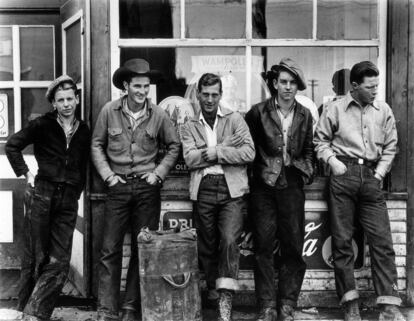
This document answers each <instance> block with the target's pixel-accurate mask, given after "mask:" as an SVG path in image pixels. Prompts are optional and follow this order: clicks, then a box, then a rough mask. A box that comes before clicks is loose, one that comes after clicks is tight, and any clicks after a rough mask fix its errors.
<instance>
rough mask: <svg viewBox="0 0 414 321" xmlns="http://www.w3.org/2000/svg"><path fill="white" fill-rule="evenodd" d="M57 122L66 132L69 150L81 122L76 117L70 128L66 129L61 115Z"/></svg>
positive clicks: (58, 116)
mask: <svg viewBox="0 0 414 321" xmlns="http://www.w3.org/2000/svg"><path fill="white" fill-rule="evenodd" d="M56 120H57V122H58V124H59V125H60V127H62V129H63V131H64V132H65V136H66V148H68V147H69V144H70V141H71V140H72V137H73V135H74V134H75V132H76V130H77V129H78V127H79V121H78V120H77V119H76V117H74V118H73V121H72V123H71V124H70V126H69V127H65V125H64V123H63V119H62V117H61V116H60V115H59V113H58V114H57V117H56Z"/></svg>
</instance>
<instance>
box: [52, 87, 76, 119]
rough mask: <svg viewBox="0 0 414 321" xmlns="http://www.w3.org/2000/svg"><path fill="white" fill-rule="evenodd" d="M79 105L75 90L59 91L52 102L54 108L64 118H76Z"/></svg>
mask: <svg viewBox="0 0 414 321" xmlns="http://www.w3.org/2000/svg"><path fill="white" fill-rule="evenodd" d="M77 104H79V99H78V96H76V95H75V92H74V90H73V89H61V90H57V91H56V92H55V98H54V99H53V102H52V105H53V107H54V108H56V110H57V112H58V113H59V115H60V116H61V117H63V118H72V117H74V115H75V110H76V105H77Z"/></svg>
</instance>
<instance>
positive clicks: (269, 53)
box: [252, 47, 378, 112]
mask: <svg viewBox="0 0 414 321" xmlns="http://www.w3.org/2000/svg"><path fill="white" fill-rule="evenodd" d="M253 53H254V54H255V55H262V56H263V59H264V60H265V61H266V68H265V69H266V70H270V68H271V67H272V65H277V64H278V63H279V61H280V60H281V59H282V58H283V57H290V58H292V59H294V60H295V61H296V62H297V63H298V64H299V66H300V67H301V68H302V70H303V73H304V75H305V78H306V81H307V84H306V85H307V89H306V90H304V91H301V92H298V94H299V95H303V96H306V97H308V98H310V99H311V100H312V101H313V102H314V103H315V104H316V105H317V106H318V108H319V112H321V111H322V109H321V108H322V106H323V105H324V104H326V103H327V102H328V101H330V100H332V99H334V98H335V97H336V98H337V97H339V96H342V95H345V94H346V92H347V91H348V90H349V89H350V88H349V87H350V83H349V72H350V69H351V68H352V66H353V65H354V64H355V63H357V62H360V61H363V60H370V61H372V62H374V63H377V58H378V54H377V48H369V47H367V48H364V47H362V48H361V47H278V48H266V47H265V48H255V49H254V50H253ZM252 85H253V83H252Z"/></svg>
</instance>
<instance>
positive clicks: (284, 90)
mask: <svg viewBox="0 0 414 321" xmlns="http://www.w3.org/2000/svg"><path fill="white" fill-rule="evenodd" d="M273 86H274V87H275V89H276V90H277V99H278V102H285V103H287V102H290V101H293V99H295V96H296V93H297V91H298V82H297V80H296V78H295V77H294V76H293V75H292V74H291V73H289V72H287V71H281V72H280V73H279V77H278V78H277V79H274V80H273Z"/></svg>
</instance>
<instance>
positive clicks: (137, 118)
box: [122, 99, 149, 130]
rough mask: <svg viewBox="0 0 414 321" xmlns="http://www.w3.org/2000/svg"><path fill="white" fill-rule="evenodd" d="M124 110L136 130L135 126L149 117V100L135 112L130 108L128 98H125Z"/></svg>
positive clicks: (123, 102)
mask: <svg viewBox="0 0 414 321" xmlns="http://www.w3.org/2000/svg"><path fill="white" fill-rule="evenodd" d="M122 110H123V111H124V112H125V114H126V115H127V116H128V119H129V122H130V123H131V126H132V130H135V128H137V127H138V126H139V125H140V124H141V123H142V122H143V121H144V120H145V119H146V118H147V117H149V112H148V108H147V101H145V102H144V107H143V108H142V109H141V110H139V111H138V112H136V113H134V112H132V111H131V109H129V108H128V99H124V100H123V101H122Z"/></svg>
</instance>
